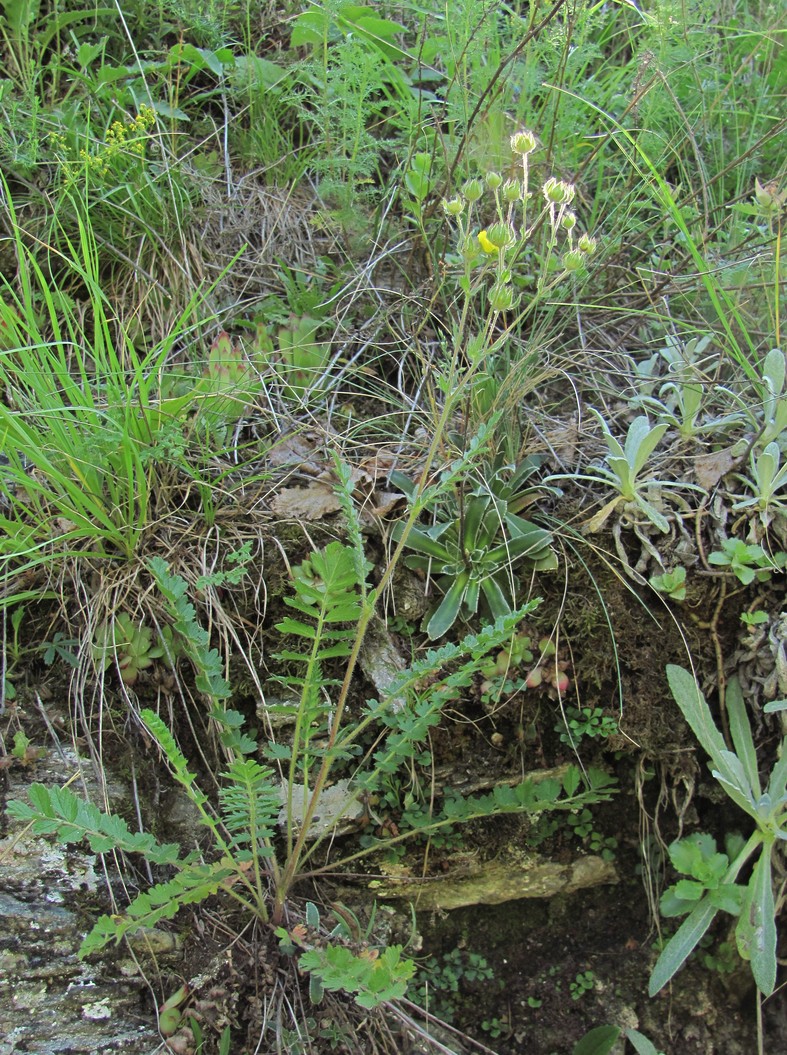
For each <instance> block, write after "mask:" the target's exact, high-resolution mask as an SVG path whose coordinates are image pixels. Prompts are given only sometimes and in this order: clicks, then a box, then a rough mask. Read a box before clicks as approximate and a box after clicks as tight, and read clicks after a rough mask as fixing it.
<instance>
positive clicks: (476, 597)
mask: <svg viewBox="0 0 787 1055" xmlns="http://www.w3.org/2000/svg"><path fill="white" fill-rule="evenodd" d="M521 476H522V472H521V470H520V471H518V472H517V473H515V480H516V483H514V484H513V485H512V484H511V483H510V482H505V481H504V480H503V478H502V477H501V475H500V474H499V473H498V474H495V476H494V477H493V479H492V481H491V482H490V483H489V484H488V485H487V484H480V485H479V486H478V487H476V488H475V489H473V490H472V491H469V492H468V491H463V492H461V493H460V496H459V497H458V498H457V499H456V500H454V501H449V502H444V503H442V504H441V505H440V506H438V507H436V508H435V514H436V516H437V517H439V519H438V520H437V522H436V523H435V524H434V526H433V527H430V528H420V527H418V528H416V527H413V528H411V530H410V531H409V532H408V534H407V536H406V541H405V545H406V546H407V548H408V549H412V550H415V551H416V553H415V554H414V555H412V556H409V557H407V558H406V560H405V563H406V564H407V566H408V567H410V568H414V569H416V570H418V571H422V572H426V573H428V574H434V575H435V577H436V582H437V585H438V587H439V588H440V590H441V591H442V593H443V599H442V600H441V601H440V602H439V604H438V605H437V606H436V608H435V610H434V612H433V613H432V615H431V617H430V618H429V621H428V623H427V626H426V632H427V634H428V635H429V637H430V638H432V639H433V640H434V639H435V638H438V637H442V636H443V635H444V634H445V633H447V631H448V630H450V628H451V627H452V626H453V625H454V623H455V622H456V620H457V619H458V618H459V616H460V614H464V615H472V614H474V613H476V612H477V611H478V606H479V601H480V600H481V598H482V597H483V599H484V601H485V603H486V606H487V608H488V610H489V612H490V613H491V615H492V617H493V618H495V619H496V618H498V617H500V616H502V615H506V614H508V613H509V612H511V611H512V608H513V604H514V600H513V590H512V586H511V583H512V574H511V572H512V567H513V566H514V565H515V564H516V563H518V562H520V561H523V560H524V561H526V562H527V564H528V565H529V566H530V567H531V568H533V569H534V570H536V571H544V570H548V569H553V568H556V567H557V557H556V556H555V553H554V551H553V550H552V548H551V542H552V536H551V534H550V532H548V531H546V530H545V529H544V528H539V527H537V526H536V525H535V524H533V523H531V522H530V521H528V520H524V519H523V518H522V517H520V516H519V515H518V514H517V513H516V512H515V511H514V509H515V508H516V505H517V502H516V497H515V496H516V495H517V484H518V482H519V479H520V478H521ZM391 482H392V483H393V484H394V485H395V486H397V487H399V488H400V489H401V490H402V491H403V492H404V493H405V494H406V495H407V496H408V498H410V500H411V502H412V501H413V498H414V496H415V486H414V485H413V483H412V482H411V481H410V480H408V479H407V477H405V476H404V475H403V474H402V473H399V472H396V473H392V474H391ZM393 535H394V538H395V539H400V538H402V537H403V527H402V526H400V525H395V526H394V530H393Z"/></svg>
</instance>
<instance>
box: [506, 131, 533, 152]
mask: <svg viewBox="0 0 787 1055" xmlns="http://www.w3.org/2000/svg"><path fill="white" fill-rule="evenodd" d="M537 146H538V140H537V139H536V137H535V134H534V133H533V132H529V131H528V130H527V129H526V128H523V129H522V130H521V131H520V132H515V133H514V134H513V135H512V136H511V149H512V150H513V152H514V153H515V154H522V155H523V156H524V155H525V154H532V153H533V151H534V150H535V149H536V147H537Z"/></svg>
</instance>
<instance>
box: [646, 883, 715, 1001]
mask: <svg viewBox="0 0 787 1055" xmlns="http://www.w3.org/2000/svg"><path fill="white" fill-rule="evenodd" d="M717 911H718V910H717V909H716V907H715V906H714V905H713V904H712V903H711V901H710V898H707V897H705V898H703V899H702V901H701V902H700V903H699V905H697V907H696V908H695V909H694V910H693V911H692V912H691V913H689V915H688V916H687V917H686V919H685V920H684V921H683V923H681V925H680V927H678V929H677V931H676V932H675V933H674V934H673V935H672V937H671V938H670V940H669V941H668V942H667V944H666V945H665V946H664V948H663V950H662V952H661V955H660V956H659V958H658V960H657V961H656V966H655V967H654V968H653V973H652V974H651V976H650V982H649V984H648V995H649V996H655V995H656V993H658V992H660V990H662V989H663V988H664V986H665V985H666V984H667V982H669V980H670V979H671V978H672V977H673V975H675V974H676V973H677V972H678V971H679V970H680V969H681V967H682V966H683V964H684V963H685V962H686V960H687V959H688V958H689V956H691V954H692V952H693V951H694V950H695V949H696V947H697V945H698V944H699V943H700V941H701V940H702V938H703V936H704V935H705V933H706V931H707V930H708V927H710V925H711V923H712V922H713V917H714V916H715V915H716V912H717Z"/></svg>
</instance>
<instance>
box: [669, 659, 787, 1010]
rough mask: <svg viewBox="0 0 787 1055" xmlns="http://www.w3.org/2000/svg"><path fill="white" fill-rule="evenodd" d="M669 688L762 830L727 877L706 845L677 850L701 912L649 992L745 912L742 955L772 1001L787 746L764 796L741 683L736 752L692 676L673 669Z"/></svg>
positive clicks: (685, 890) (678, 937)
mask: <svg viewBox="0 0 787 1055" xmlns="http://www.w3.org/2000/svg"><path fill="white" fill-rule="evenodd" d="M667 680H668V682H669V686H670V689H671V691H672V695H673V696H674V698H675V702H676V703H677V704H678V706H679V708H680V710H681V712H682V714H683V716H684V718H685V719H686V721H687V722H688V724H689V726H690V727H691V730H692V732H693V733H694V735H695V736H696V737H697V739H698V741H699V742H700V744H701V746H702V747H703V749H704V750H705V751H706V752H707V753H708V755H709V756H710V759H711V771H712V773H713V775H714V777H715V778H716V780H718V782H719V784H720V785H721V787H722V788H723V790H724V792H725V793H726V794H727V795H728V796H729V798H730V799H731V800H732V801H733V802H734V803H735V804H736V805H737V806H738V807H739V808H740V809H741V810H742V811H743V812H744V813H745V814H746V815H747V816H748V817H749V818H750V819H751V820H753V821H754V824H755V830H754V831H753V832H752V834H751V835H750V836H749V838H748V839H747V840H746V841H745V843H744V845H743V846H742V848H741V849H740V850H738V851H737V853H736V854H735V856H734V858H733V860H732V861H731V862H730V863H729V865H728V866H727V867H726V869H725V870H724V871H722V870H721V868H722V865H723V864H724V861H723V860H722V858H723V856H724V855H717V854H716V853H715V847H711V845H710V843H709V842H708V840H707V839H706V838H703V839H700V841H699V842H697V841H694V842H693V843H690V844H688V845H686V846H682V845H681V846H680V847H677V848H676V851H677V853H678V855H679V858H678V859H679V861H680V863H681V867H683V866H684V865H685V866H686V867H687V868H689V869H691V870H692V871H691V873H690V874H692V875H693V876H694V877H695V878H693V879H689V880H684V881H681V883H679V884H677V887H676V893H675V894H674V895H673V896H674V897H678V898H679V899H681V900H683V901H694V902H695V904H694V907H693V908H691V911H690V912H689V914H688V916H687V918H686V919H685V920H684V922H683V923H682V924H681V926H680V927H679V928H678V930H677V932H676V933H675V934H674V935H673V936H672V937H671V938H670V939H669V941H668V942H667V944H666V946H665V947H664V949H663V950H662V952H661V955H660V956H659V959H658V962H657V963H656V966H655V968H654V969H653V973H652V974H651V977H650V985H649V991H650V994H651V996H653V995H655V994H656V993H658V992H659V990H660V989H662V988H663V987H664V986H665V985H666V984H667V982H668V981H669V980H670V978H672V977H673V975H674V974H675V972H676V971H678V970H679V969H680V968H681V967H682V965H683V964H684V963H685V961H686V959H687V958H688V957H689V956H690V955H691V953H692V952H693V951H694V949H695V948H696V947H697V945H698V943H699V941H700V940H701V938H702V937H703V935H704V934H705V933H706V932H707V930H708V928H709V927H710V925H711V923H712V922H713V919H714V917H715V916H716V914H717V913H718V912H719V911H720V910H721V909H724V910H725V911H729V909H730V908H733V909H735V908H739V909H740V912H739V915H738V924H737V926H736V929H735V937H736V942H737V946H738V952H739V954H740V955H741V957H742V958H743V959H745V960H747V961H749V963H750V965H751V971H752V974H753V976H754V981H755V982H756V985H757V988H758V990H759V991H760V993H762V994H763V995H765V996H768V995H770V993H772V992H773V990H774V987H775V985H776V924H775V921H774V915H775V905H774V897H773V875H772V858H773V855H774V853H775V852H776V848H777V847H778V846H779V844H780V843H783V842H784V841H785V840H786V839H787V830H786V829H785V826H784V811H785V806H787V750H785V747H787V744H783V745H782V752H781V757H780V759H779V760H778V761H777V762H776V763H775V765H774V767H773V769H772V770H771V774H770V779H769V781H768V784H767V786H766V787H765V789H764V790H763V786H762V784H761V783H760V775H759V767H758V762H757V754H756V750H755V747H754V740H753V738H752V733H751V728H750V726H749V719H748V715H747V713H746V704H745V703H744V700H743V694H742V692H741V688H740V684H739V682H738V680H737V678H732V679H730V682H729V684H728V686H727V693H726V705H727V711H728V715H729V726H730V735H731V738H732V745H733V750H729V748H728V747H727V744H726V743H725V742H724V738H723V737H722V735H721V733H720V732H719V730H718V728H717V726H716V724H715V723H714V721H713V718H712V715H711V712H710V708H709V707H708V704H707V703H706V701H705V698H704V696H703V695H702V693H701V692H700V689H699V687H698V685H697V683H696V681H695V680H694V678H693V677H692V675H691V674H690V673H689V672H688V671H686V670H684V669H682V668H681V667H677V666H672V665H670V666H668V667H667ZM753 858H756V860H754V864H753V867H752V871H751V875H750V878H749V880H748V882H747V883H745V884H740V883H738V876H739V875H740V873H741V870H742V869H743V868H744V866H745V865H746V864H747V862H749V861H750V860H752V859H753ZM697 874H699V876H700V878H699V879H698V878H696V876H697ZM708 884H710V886H708ZM687 895H689V896H687ZM670 903H672V904H675V902H674V901H671V902H670Z"/></svg>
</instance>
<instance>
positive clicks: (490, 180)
mask: <svg viewBox="0 0 787 1055" xmlns="http://www.w3.org/2000/svg"><path fill="white" fill-rule="evenodd" d="M484 179H485V180H486V185H487V187H489V189H490V190H497V189H498V187H499V186H500V184H501V183H502V182H503V177H502V176H501V175H500V173H499V172H487V174H486V175H485V176H484Z"/></svg>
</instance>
